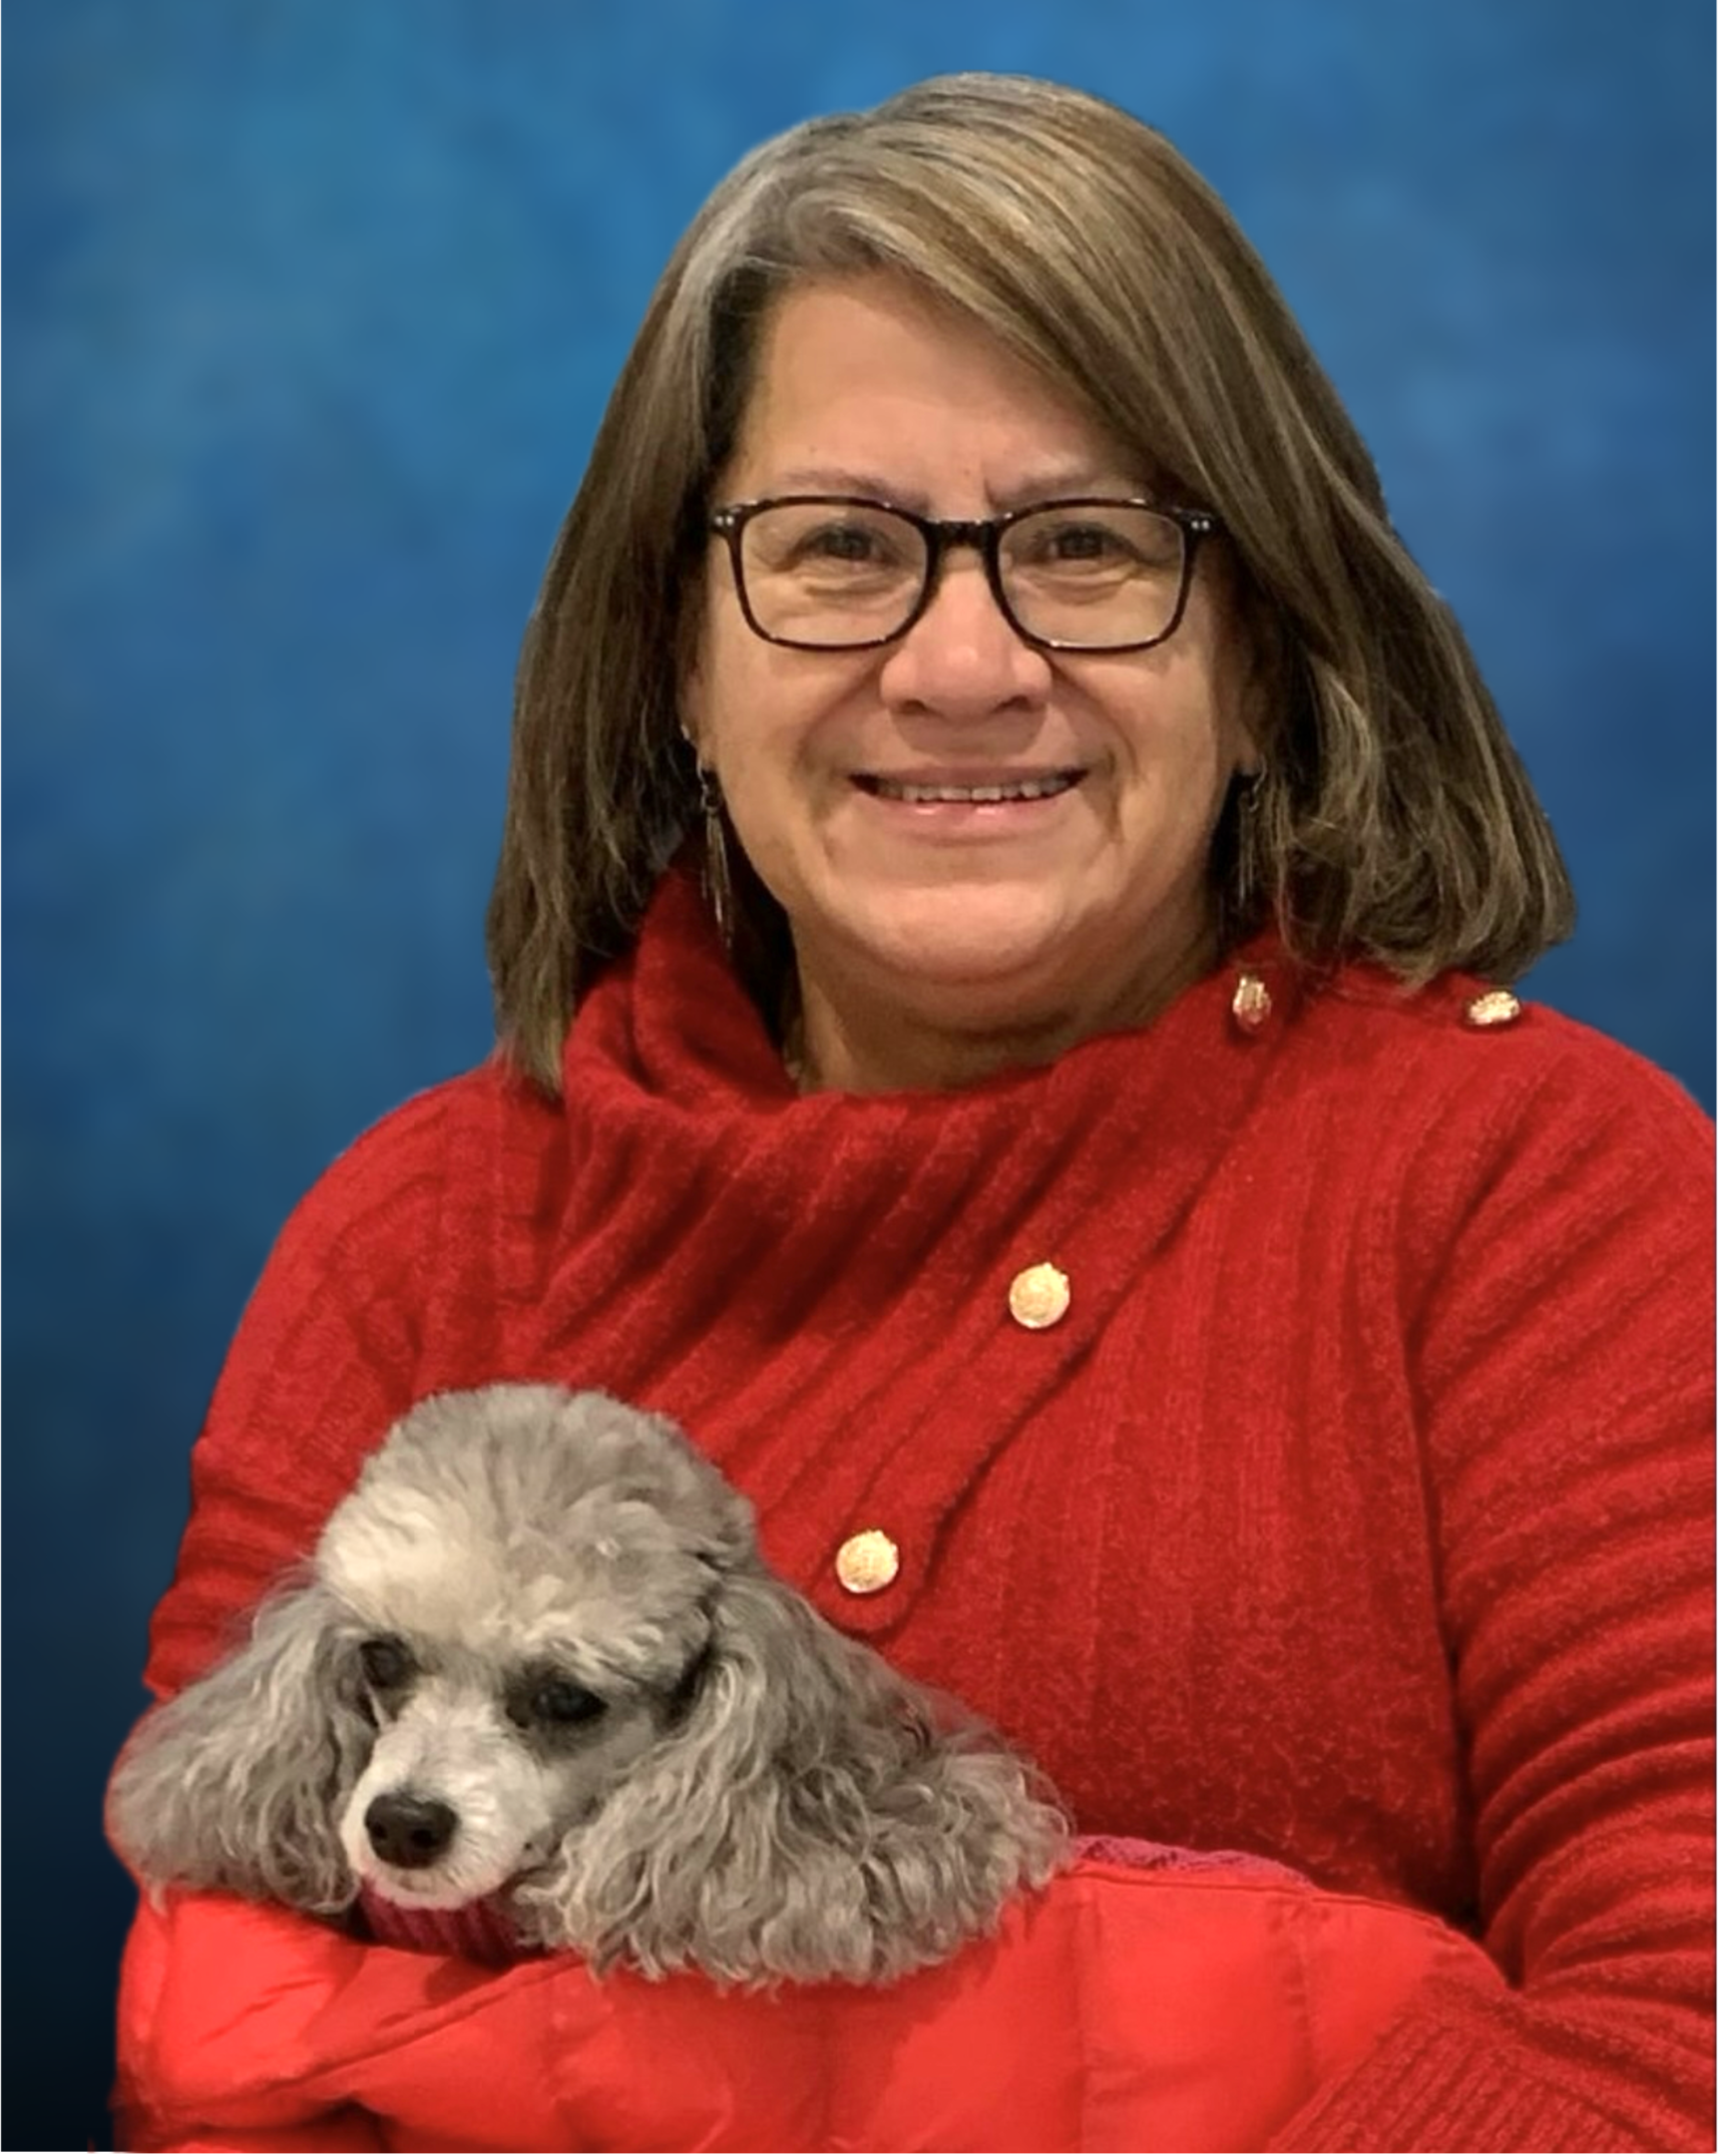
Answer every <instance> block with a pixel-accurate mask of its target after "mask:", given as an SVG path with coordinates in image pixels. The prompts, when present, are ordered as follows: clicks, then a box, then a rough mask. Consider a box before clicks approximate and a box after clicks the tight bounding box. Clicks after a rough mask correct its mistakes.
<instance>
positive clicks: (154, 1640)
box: [147, 1087, 455, 1696]
mask: <svg viewBox="0 0 1719 2156" xmlns="http://www.w3.org/2000/svg"><path fill="white" fill-rule="evenodd" d="M453 1094H454V1088H451V1087H442V1088H439V1089H438V1090H436V1091H434V1092H430V1093H426V1094H423V1095H422V1096H420V1097H419V1098H418V1099H415V1100H412V1101H409V1102H408V1103H407V1104H406V1105H405V1106H404V1107H403V1108H400V1109H399V1110H397V1111H396V1112H395V1113H394V1114H393V1115H391V1116H389V1117H387V1118H386V1119H385V1120H384V1121H383V1122H381V1123H379V1124H378V1125H377V1126H376V1127H375V1128H374V1129H373V1130H371V1131H369V1132H368V1133H367V1134H366V1135H365V1136H364V1137H362V1138H360V1139H359V1140H358V1142H357V1143H356V1144H355V1145H354V1146H352V1147H351V1149H350V1150H349V1151H347V1152H345V1153H343V1154H342V1155H341V1156H340V1158H339V1159H338V1160H336V1161H335V1162H334V1164H333V1166H332V1167H331V1168H330V1169H329V1170H328V1172H327V1173H326V1174H325V1175H324V1176H323V1177H322V1179H321V1180H320V1181H319V1182H318V1183H317V1184H316V1185H315V1187H314V1188H313V1189H312V1190H311V1191H310V1193H309V1194H308V1196H307V1197H305V1198H304V1199H303V1201H302V1202H301V1203H300V1204H299V1206H298V1207H297V1209H296V1210H295V1211H294V1213H293V1214H292V1216H291V1218H290V1219H289V1220H288V1222H287V1224H286V1226H285V1228H284V1229H283V1230H282V1232H281V1235H280V1238H279V1240H278V1242H277V1243H276V1245H275V1248H274V1250H273V1252H272V1254H271V1255H270V1257H269V1260H268V1263H267V1265H266V1267H265V1268H264V1270H263V1273H262V1277H261V1279H260V1280H259V1281H258V1283H257V1286H256V1289H255V1291H254V1293H253V1294H252V1296H251V1298H250V1302H249V1304H248V1306H247V1307H246V1309H245V1312H244V1316H243V1318H242V1320H241V1321H240V1324H239V1327H238V1331H237V1333H236V1335H235V1337H234V1339H233V1343H232V1347H231V1349H230V1351H229V1353H228V1356H227V1360H226V1364H225V1367H224V1368H223V1370H222V1372H221V1375H220V1379H219V1382H218V1384H217V1385H216V1387H215V1396H214V1399H213V1401H212V1402H211V1406H210V1412H209V1416H208V1419H207V1421H206V1423H205V1426H204V1430H203V1433H202V1435H201V1437H200V1438H199V1440H198V1442H197V1445H196V1448H195V1449H194V1451H193V1453H192V1464H191V1475H192V1512H191V1519H190V1523H189V1524H188V1526H187V1528H186V1532H185V1538H184V1540H183V1542H182V1544H181V1547H180V1554H179V1562H178V1565H177V1567H176V1570H175V1574H174V1580H173V1584H172V1586H171V1587H170V1588H169V1589H168V1591H167V1593H166V1595H165V1596H164V1597H163V1598H162V1601H161V1603H160V1604H159V1606H158V1607H157V1610H156V1613H155V1617H154V1620H153V1623H152V1627H151V1651H150V1660H149V1668H148V1671H147V1680H148V1682H149V1684H150V1686H151V1688H152V1689H153V1690H154V1691H155V1692H156V1693H157V1694H158V1695H160V1696H165V1695H167V1694H169V1693H172V1692H175V1691H178V1690H179V1689H180V1687H181V1686H183V1685H184V1684H185V1683H187V1682H188V1681H189V1680H190V1679H191V1678H192V1677H194V1676H196V1675H198V1674H200V1673H201V1671H202V1670H204V1669H205V1668H207V1667H208V1665H209V1664H210V1663H211V1662H212V1661H214V1660H215V1657H216V1656H217V1655H218V1654H219V1653H220V1652H221V1651H222V1650H223V1649H224V1648H226V1647H227V1646H228V1645H230V1644H231V1642H232V1639H233V1636H234V1632H235V1629H236V1627H237V1626H238V1625H239V1624H240V1623H241V1622H242V1621H243V1619H244V1618H245V1616H246V1615H247V1614H248V1612H249V1611H250V1610H251V1609H252V1608H253V1607H254V1606H255V1605H256V1603H257V1602H258V1600H260V1598H261V1596H262V1595H263V1593H264V1591H265V1590H266V1589H267V1588H268V1587H270V1586H271V1585H272V1584H273V1583H274V1582H275V1581H276V1580H277V1579H278V1578H279V1577H280V1575H281V1574H282V1573H283V1572H284V1571H285V1570H286V1569H287V1568H288V1567H289V1566H290V1565H292V1564H293V1563H294V1562H296V1561H298V1560H299V1559H301V1558H303V1557H305V1556H307V1555H308V1554H309V1552H310V1549H311V1547H312V1546H313V1544H314V1542H315V1540H316V1536H317V1534H318V1532H319V1531H320V1529H321V1526H322V1523H323V1521H324V1520H325V1519H326V1518H327V1516H328V1513H329V1512H330V1511H331V1510H332V1509H333V1508H334V1506H335V1505H336V1504H337V1503H338V1502H339V1500H340V1499H341V1498H342V1497H344V1496H345V1494H346V1492H347V1491H348V1490H349V1489H350V1488H351V1485H352V1482H353V1479H354V1477H355V1476H356V1474H357V1471H358V1467H359V1464H360V1462H361V1461H362V1460H363V1458H364V1456H365V1455H366V1454H367V1453H368V1452H370V1451H371V1450H372V1449H373V1448H374V1447H375V1446H377V1445H378V1444H380V1442H381V1440H382V1438H383V1436H384V1434H385V1433H386V1431H387V1429H388V1427H389V1425H390V1424H391V1423H393V1422H394V1421H395V1420H396V1418H397V1417H398V1416H400V1415H401V1414H403V1413H404V1411H405V1410H406V1408H407V1407H409V1406H410V1405H411V1402H412V1399H413V1388H414V1382H415V1377H416V1372H417V1369H418V1365H419V1361H420V1355H421V1334H422V1330H423V1315H424V1299H425V1286H424V1282H425V1277H426V1275H427V1273H428V1270H429V1267H430V1263H431V1260H432V1258H433V1254H434V1252H435V1249H436V1243H437V1238H438V1233H439V1219H440V1211H441V1202H442V1192H443V1187H444V1181H445V1167H444V1161H445V1154H446V1144H447V1124H448V1121H449V1119H450V1117H451V1116H452V1115H453V1113H454V1112H455V1109H454V1105H453Z"/></svg>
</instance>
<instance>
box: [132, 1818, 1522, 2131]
mask: <svg viewBox="0 0 1719 2156" xmlns="http://www.w3.org/2000/svg"><path fill="white" fill-rule="evenodd" d="M1266 1869H1267V1868H1261V1867H1259V1866H1257V1865H1255V1864H1253V1863H1250V1862H1248V1861H1247V1860H1238V1861H1237V1862H1236V1863H1235V1864H1233V1865H1222V1864H1213V1863H1212V1862H1211V1860H1209V1859H1206V1860H1203V1861H1202V1862H1200V1863H1199V1864H1197V1865H1192V1866H1186V1867H1183V1866H1179V1865H1176V1864H1174V1863H1168V1864H1165V1863H1161V1862H1160V1863H1158V1864H1156V1865H1147V1866H1141V1865H1133V1864H1126V1863H1118V1862H1114V1861H1099V1860H1093V1859H1090V1858H1088V1859H1083V1860H1082V1861H1081V1862H1080V1863H1079V1864H1078V1865H1077V1866H1076V1867H1075V1868H1074V1871H1072V1872H1071V1873H1069V1874H1067V1875H1066V1876H1064V1877H1063V1878H1061V1879H1059V1880H1057V1881H1056V1882H1054V1883H1053V1885H1052V1886H1051V1887H1050V1889H1049V1890H1047V1892H1046V1893H1044V1894H1043V1895H1039V1896H1035V1897H1033V1898H1031V1899H1029V1900H1025V1901H1023V1902H1021V1903H1019V1904H1017V1905H1016V1906H1014V1907H1013V1908H1012V1909H1011V1910H1010V1911H1009V1913H1008V1916H1007V1918H1006V1920H1005V1923H1004V1925H1003V1928H1002V1931H1001V1932H1000V1934H999V1936H998V1937H997V1938H995V1939H993V1940H982V1941H980V1942H978V1943H976V1944H975V1945H973V1946H971V1947H969V1948H968V1949H967V1950H966V1951H965V1952H963V1953H962V1954H960V1955H958V1956H957V1957H956V1959H955V1960H953V1961H952V1962H949V1963H947V1964H945V1965H944V1966H943V1967H941V1968H936V1969H930V1970H926V1971H923V1972H921V1973H920V1974H918V1975H916V1976H912V1977H909V1978H908V1979H906V1980H905V1981H903V1982H901V1983H898V1984H895V1985H892V1986H887V1987H880V1988H876V1989H869V1988H859V1987H854V1986H848V1985H840V1984H829V1985H809V1986H789V1987H783V1988H781V1989H778V1990H776V1991H773V1992H743V1991H727V1992H722V1991H718V1990H716V1989H715V1988H714V1987H713V1986H712V1985H711V1984H710V1983H708V1982H707V1981H706V1980H705V1979H703V1978H702V1977H699V1976H694V1975H681V1976H676V1977H670V1978H668V1979H665V1980H663V1981H660V1982H650V1981H647V1980H645V1979H644V1978H642V1977H639V1976H636V1975H634V1974H631V1973H629V1972H626V1971H620V1972H617V1973H615V1974H613V1975H611V1976H609V1977H607V1978H605V1979H603V1980H602V1981H598V1980H596V1979H594V1978H593V1977H592V1976H591V1975H590V1973H589V1971H588V1970H586V1968H585V1967H584V1966H583V1965H582V1964H581V1963H579V1962H578V1961H576V1960H574V1959H573V1958H571V1957H569V1956H559V1955H558V1956H553V1957H546V1958H538V1959H533V1960H527V1961H521V1962H519V1963H517V1964H516V1965H515V1966H514V1967H512V1968H511V1969H508V1970H506V1971H504V1972H501V1973H497V1972H495V1971H493V1970H489V1969H484V1968H481V1967H479V1966H478V1965H476V1964H475V1963H472V1962H468V1961H463V1960H458V1959H454V1958H451V1957H448V1956H443V1955H436V1954H423V1953H410V1952H402V1951H397V1950H393V1949H389V1948H382V1947H376V1946H364V1945H362V1944H360V1943H359V1942H357V1941H355V1940H350V1939H348V1938H346V1937H344V1936H343V1935H342V1934H340V1933H339V1932H336V1931H333V1930H331V1929H329V1928H328V1927H326V1926H323V1925H319V1924H316V1923H313V1922H311V1921H309V1920H307V1919H304V1918H301V1917H296V1916H292V1915H289V1914H287V1913H285V1912H282V1911H278V1910H274V1909H265V1908H258V1907H254V1906H252V1905H249V1904H246V1903H241V1902H237V1901H233V1900H230V1899H228V1898H225V1897H219V1896H185V1897H175V1898H173V1899H171V1900H170V1901H169V1903H168V1905H167V1906H166V1908H165V1909H164V1910H160V1911H146V1912H145V1914H144V1915H143V1917H142V1918H141V1920H140V1922H139V1925H138V1927H137V1930H136V1932H135V1934H134V1937H133V1940H132V1942H131V1946H130V1948H129V1951H128V1954H127V1959H126V1966H125V1974H124V1981H123V1988H122V1998H121V2017H122V2022H123V2024H124V2030H125V2036H126V2039H127V2041H126V2046H125V2047H126V2049H127V2050H128V2051H129V2052H130V2054H131V2055H132V2056H134V2057H136V2058H138V2059H139V2060H140V2061H148V2062H149V2080H150V2085H151V2088H152V2093H153V2096H154V2099H155V2106H154V2108H153V2109H152V2110H151V2111H150V2112H149V2113H147V2114H143V2113H139V2112H135V2111H130V2110H127V2111H126V2124H127V2127H128V2129H129V2134H130V2137H131V2138H130V2145H131V2146H133V2147H137V2148H151V2149H190V2148H227V2149H239V2148H243V2149H328V2148H382V2149H454V2148H460V2149H479V2150H481V2149H527V2150H536V2149H629V2148H678V2149H760V2148H773V2149H842V2148H868V2147H869V2148H889V2149H949V2148H1009V2149H1070V2148H1133V2149H1189V2150H1191V2149H1225V2148H1228V2149H1234V2148H1250V2147H1255V2148H1256V2147H1260V2146H1262V2145H1263V2144H1264V2143H1265V2142H1266V2141H1267V2140H1268V2139H1269V2138H1270V2136H1271V2134H1272V2133H1273V2131H1274V2130H1275V2129H1277V2128H1278V2127H1281V2126H1282V2125H1283V2124H1284V2122H1285V2121H1286V2120H1288V2119H1289V2118H1290V2117H1291V2116H1292V2114H1293V2113H1294V2112H1295V2111H1296V2109H1297V2108H1298V2107H1299V2106H1300V2105H1301V2104H1303V2103H1304V2102H1305V2101H1306V2099H1307V2098H1308V2096H1309V2095H1310V2093H1311V2092H1312V2091H1313V2090H1314V2089H1315V2088H1316V2087H1318V2086H1319V2085H1321V2084H1322V2083H1323V2082H1325V2081H1327V2080H1328V2079H1329V2078H1330V2077H1331V2076H1332V2075H1334V2074H1336V2073H1338V2072H1340V2071H1341V2070H1342V2069H1343V2068H1344V2067H1345V2066H1346V2065H1349V2064H1350V2063H1352V2062H1353V2061H1354V2060H1356V2059H1357V2058H1358V2057H1359V2056H1360V2055H1361V2054H1362V2052H1363V2051H1364V2050H1365V2048H1366V2046H1367V2045H1368V2043H1369V2041H1370V2040H1371V2039H1372V2038H1374V2037H1375V2036H1376V2035H1377V2033H1378V2032H1379V2030H1380V2029H1381V2028H1382V2027H1383V2026H1384V2025H1385V2023H1386V2022H1387V2021H1388V2020H1389V2019H1390V2017H1391V2016H1392V2014H1393V2013H1394V2012H1395V2011H1396V2010H1397V2009H1398V2008H1399V2006H1400V2005H1401V2004H1402V2002H1403V2001H1404V1999H1405V1998H1406V1997H1407V1996H1408V1995H1409V1993H1410V1992H1411V1991H1412V1990H1413V1989H1414V1987H1415V1986H1416V1985H1417V1984H1419V1983H1421V1982H1423V1981H1424V1980H1425V1979H1426V1978H1427V1977H1428V1976H1429V1975H1430V1974H1434V1973H1436V1972H1437V1971H1438V1969H1439V1968H1440V1967H1441V1965H1444V1964H1449V1965H1451V1966H1453V1967H1461V1968H1463V1969H1465V1970H1467V1971H1468V1972H1469V1976H1470V1980H1473V1979H1474V1977H1475V1976H1476V1975H1477V1974H1478V1975H1479V1976H1480V1978H1481V1979H1482V1980H1483V1981H1485V1980H1488V1979H1489V1971H1488V1969H1487V1964H1486V1962H1485V1957H1484V1956H1483V1955H1482V1954H1481V1952H1480V1949H1479V1948H1478V1947H1475V1946H1473V1945H1471V1944H1470V1943H1469V1942H1468V1941H1466V1940H1462V1939H1461V1938H1459V1937H1458V1936H1457V1935H1455V1934H1453V1933H1451V1932H1448V1931H1446V1930H1445V1929H1444V1928H1442V1927H1441V1926H1439V1925H1438V1924H1436V1923H1434V1922H1433V1921H1432V1920H1430V1919H1428V1918H1425V1917H1421V1916H1418V1915H1414V1914H1411V1913H1409V1912H1406V1911H1403V1910H1399V1909H1392V1908H1388V1907H1385V1906H1383V1905H1380V1904H1377V1903H1372V1902H1368V1901H1364V1900H1361V1899H1359V1898H1357V1897H1353V1896H1346V1895H1334V1894H1327V1893H1324V1892H1322V1891H1320V1890H1317V1889H1315V1888H1313V1887H1311V1886H1308V1885H1306V1884H1305V1883H1303V1882H1299V1881H1297V1880H1295V1879H1294V1878H1293V1876H1292V1875H1288V1874H1284V1875H1282V1876H1281V1877H1277V1878H1272V1877H1268V1876H1265V1871H1266ZM1491 1980H1494V1981H1498V1982H1499V1988H1500V1989H1501V1990H1502V1989H1503V1984H1502V1981H1501V1980H1499V1979H1497V1978H1492V1979H1491ZM235 1997H242V1998H245V1999H247V2000H248V2001H249V2002H250V2003H249V2004H248V2005H247V2007H246V2008H245V2010H244V2011H242V2012H240V2013H238V2014H236V2015H235V2014H234V2013H233V2012H232V2011H231V2010H230V2007H229V2004H228V2002H229V2001H230V2000H232V1999H233V1998H235ZM120 2093H121V2101H122V2107H125V2106H126V2100H127V2095H128V2092H127V2090H126V2089H125V2088H124V2087H122V2090H121V2092H120Z"/></svg>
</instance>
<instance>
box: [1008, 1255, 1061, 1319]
mask: <svg viewBox="0 0 1719 2156" xmlns="http://www.w3.org/2000/svg"><path fill="white" fill-rule="evenodd" d="M1070 1300H1071V1296H1070V1289H1069V1275H1068V1274H1067V1273H1065V1272H1061V1271H1059V1270H1058V1268H1057V1267H1056V1266H1055V1265H1029V1266H1028V1268H1027V1270H1026V1271H1025V1272H1021V1273H1017V1274H1016V1275H1015V1278H1014V1279H1013V1280H1011V1281H1010V1283H1009V1315H1010V1316H1011V1317H1012V1318H1013V1319H1014V1320H1015V1322H1016V1324H1017V1325H1025V1326H1026V1328H1027V1330H1028V1331H1029V1332H1030V1333H1042V1332H1043V1331H1044V1330H1045V1328H1046V1326H1047V1325H1055V1324H1057V1323H1058V1322H1059V1321H1060V1320H1061V1319H1063V1318H1065V1317H1067V1316H1068V1314H1069V1303H1070Z"/></svg>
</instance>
